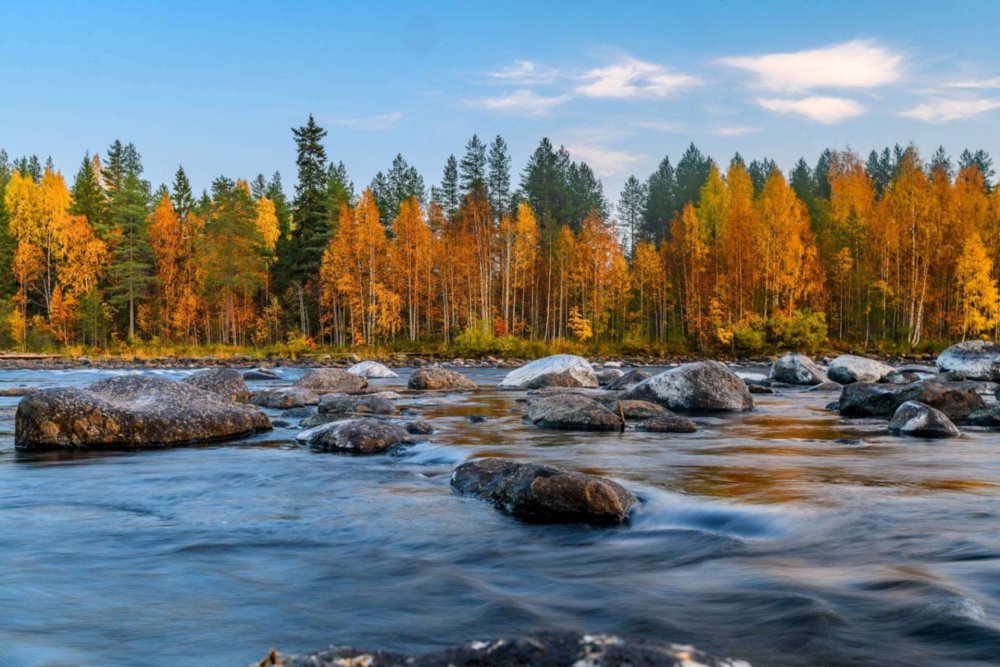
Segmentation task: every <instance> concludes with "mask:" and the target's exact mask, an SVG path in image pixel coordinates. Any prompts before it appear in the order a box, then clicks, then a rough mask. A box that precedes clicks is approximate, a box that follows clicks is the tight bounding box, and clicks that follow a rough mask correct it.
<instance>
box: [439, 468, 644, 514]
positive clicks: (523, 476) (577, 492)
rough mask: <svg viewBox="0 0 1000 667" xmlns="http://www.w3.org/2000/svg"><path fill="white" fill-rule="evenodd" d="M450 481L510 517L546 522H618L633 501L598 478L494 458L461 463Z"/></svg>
mask: <svg viewBox="0 0 1000 667" xmlns="http://www.w3.org/2000/svg"><path fill="white" fill-rule="evenodd" d="M451 486H452V488H454V489H455V490H456V491H458V492H460V493H463V494H468V495H475V496H478V497H480V498H482V499H484V500H488V501H490V502H492V503H493V504H494V505H496V506H497V508H498V509H502V510H504V511H505V512H508V513H510V514H513V515H515V516H521V517H527V518H532V519H541V520H546V521H585V522H592V523H621V522H623V521H625V520H626V519H627V518H628V515H629V512H630V511H631V509H632V506H633V505H634V504H635V502H636V498H635V496H634V495H632V494H631V493H630V492H628V491H627V490H625V489H624V488H623V487H622V486H621V485H619V484H617V483H616V482H612V481H611V480H609V479H605V478H603V477H596V476H593V475H586V474H583V473H579V472H573V471H571V470H567V469H565V468H560V467H557V466H550V465H542V464H538V463H522V462H519V461H512V460H510V459H500V458H485V459H476V460H474V461H469V462H468V463H463V464H462V465H460V466H459V467H458V468H456V469H455V472H454V473H452V476H451Z"/></svg>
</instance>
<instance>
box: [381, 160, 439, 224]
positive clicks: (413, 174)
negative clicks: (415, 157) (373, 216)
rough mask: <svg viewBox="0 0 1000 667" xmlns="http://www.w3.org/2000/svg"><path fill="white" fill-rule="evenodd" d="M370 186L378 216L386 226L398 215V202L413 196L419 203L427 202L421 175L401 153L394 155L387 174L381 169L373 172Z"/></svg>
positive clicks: (400, 202)
mask: <svg viewBox="0 0 1000 667" xmlns="http://www.w3.org/2000/svg"><path fill="white" fill-rule="evenodd" d="M370 187H371V191H372V195H373V196H374V197H375V204H376V205H377V206H378V210H379V217H380V219H381V221H382V224H383V225H385V226H386V227H389V226H390V225H391V224H392V221H393V220H395V219H396V216H397V215H399V206H400V204H402V203H403V202H404V201H406V200H407V199H409V198H410V197H415V198H416V200H417V201H418V202H420V204H421V205H425V204H426V203H427V190H426V188H424V178H423V176H421V175H420V173H419V172H418V171H417V170H416V168H415V167H411V166H410V165H409V164H407V162H406V160H405V159H404V158H403V156H402V155H401V154H397V155H396V157H395V159H394V160H393V161H392V167H391V168H390V169H389V172H388V173H387V174H383V173H382V172H381V171H380V172H378V173H377V174H375V178H373V179H372V183H371V186H370Z"/></svg>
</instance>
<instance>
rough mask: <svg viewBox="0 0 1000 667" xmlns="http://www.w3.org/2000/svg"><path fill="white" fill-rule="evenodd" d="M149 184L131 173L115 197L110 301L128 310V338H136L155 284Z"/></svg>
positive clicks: (112, 201) (112, 224) (113, 304)
mask: <svg viewBox="0 0 1000 667" xmlns="http://www.w3.org/2000/svg"><path fill="white" fill-rule="evenodd" d="M148 203H149V184H148V183H146V182H145V181H143V180H141V179H140V178H139V174H137V173H133V172H131V171H130V172H127V173H126V174H125V176H124V178H123V180H122V181H121V182H120V184H119V188H118V190H116V191H115V192H114V193H112V195H111V228H112V230H113V234H114V238H115V243H114V245H113V250H112V259H111V265H110V267H109V270H108V274H109V277H110V281H111V285H110V290H109V291H110V299H109V302H110V303H111V305H112V306H114V307H116V308H119V309H122V308H124V309H125V310H126V314H127V318H128V338H129V340H134V339H135V335H136V315H137V311H138V306H139V302H140V300H141V299H142V298H143V297H144V296H145V294H146V292H147V291H148V289H149V287H150V285H152V283H153V282H154V280H155V279H154V278H153V276H152V270H153V251H152V248H151V247H150V245H149V220H148V215H149V206H148Z"/></svg>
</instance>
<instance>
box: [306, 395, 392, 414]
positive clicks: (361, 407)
mask: <svg viewBox="0 0 1000 667" xmlns="http://www.w3.org/2000/svg"><path fill="white" fill-rule="evenodd" d="M319 411H320V412H321V413H363V414H372V415H394V414H396V413H397V412H399V411H398V410H397V409H396V406H395V405H393V403H392V401H390V400H389V399H387V398H384V397H382V396H377V395H374V394H324V395H323V396H322V397H321V398H320V399H319Z"/></svg>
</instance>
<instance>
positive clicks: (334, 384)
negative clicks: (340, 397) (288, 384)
mask: <svg viewBox="0 0 1000 667" xmlns="http://www.w3.org/2000/svg"><path fill="white" fill-rule="evenodd" d="M294 386H296V387H301V388H302V389H308V390H310V391H314V392H316V393H317V394H357V393H358V392H362V391H364V390H365V389H366V388H367V387H368V380H366V379H365V378H363V377H358V376H357V375H354V374H353V373H348V372H347V371H345V370H343V369H341V368H314V369H313V370H311V371H309V372H308V373H306V374H305V375H303V376H302V377H301V378H299V379H298V380H296V381H295V385H294Z"/></svg>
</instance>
